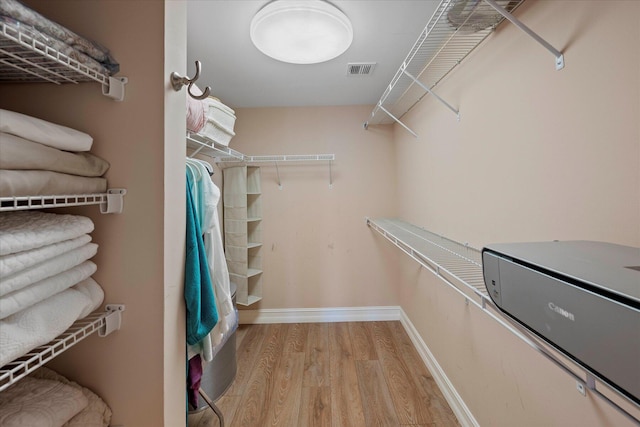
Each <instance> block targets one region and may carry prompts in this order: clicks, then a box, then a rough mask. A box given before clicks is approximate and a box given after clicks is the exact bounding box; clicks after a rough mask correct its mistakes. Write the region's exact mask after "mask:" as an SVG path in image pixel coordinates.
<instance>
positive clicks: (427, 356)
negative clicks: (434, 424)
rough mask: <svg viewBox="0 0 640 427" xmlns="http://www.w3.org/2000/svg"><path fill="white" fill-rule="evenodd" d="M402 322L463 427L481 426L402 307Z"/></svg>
mask: <svg viewBox="0 0 640 427" xmlns="http://www.w3.org/2000/svg"><path fill="white" fill-rule="evenodd" d="M400 323H402V326H404V329H405V331H406V332H407V335H409V338H411V342H413V345H414V347H415V348H416V350H418V354H420V357H421V358H422V361H423V362H424V364H425V365H427V368H428V369H429V372H431V375H432V376H433V379H434V380H435V381H436V384H438V387H440V391H442V394H443V395H444V398H445V399H446V400H447V403H449V406H450V407H451V410H452V411H453V413H454V414H455V415H456V417H457V418H458V421H459V422H460V425H462V426H463V427H480V424H478V422H477V421H476V419H475V418H474V416H473V414H472V413H471V411H470V410H469V408H468V407H467V405H466V404H465V403H464V401H463V400H462V397H460V395H459V394H458V392H457V391H456V389H455V388H454V387H453V384H451V381H449V378H448V377H447V375H446V373H445V372H444V370H443V369H442V367H441V366H440V364H439V363H438V361H437V360H436V358H435V357H434V356H433V353H431V350H429V347H427V344H426V343H425V342H424V340H423V339H422V337H421V336H420V334H419V333H418V330H417V329H416V328H415V327H414V326H413V323H411V320H409V318H408V317H407V315H406V313H405V312H404V310H402V309H400Z"/></svg>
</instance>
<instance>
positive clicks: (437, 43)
mask: <svg viewBox="0 0 640 427" xmlns="http://www.w3.org/2000/svg"><path fill="white" fill-rule="evenodd" d="M523 1H524V0H515V1H513V0H442V1H441V2H440V4H439V5H438V7H437V9H436V11H435V13H434V14H433V16H432V17H431V19H430V20H429V22H428V23H427V25H426V26H425V28H424V29H423V30H422V33H420V36H419V37H418V39H417V40H416V42H415V43H414V45H413V47H412V48H411V50H410V51H409V53H408V54H407V57H406V58H405V60H404V61H403V62H402V64H401V65H400V67H399V69H398V71H397V72H396V74H395V75H394V76H393V78H392V79H391V82H390V83H389V85H388V86H387V87H386V89H385V90H384V92H383V93H382V96H381V97H380V99H379V101H378V102H377V104H376V106H375V107H374V108H373V111H372V112H371V115H370V117H369V119H368V120H367V121H366V122H365V123H364V128H365V129H367V128H368V127H369V125H377V124H390V123H393V122H394V121H395V122H397V123H398V124H400V125H401V126H402V127H404V128H405V129H406V130H407V131H408V132H409V133H411V134H412V135H413V136H416V137H417V134H416V133H415V132H414V131H413V130H411V129H410V128H409V127H408V126H407V125H406V124H404V123H403V122H402V121H401V120H400V119H401V118H402V116H404V114H406V113H407V112H408V111H409V110H411V109H412V108H413V106H414V105H416V103H418V102H419V101H420V100H421V99H422V98H423V97H424V96H426V95H427V94H431V95H433V96H434V97H435V98H436V99H437V100H438V101H439V102H441V103H442V104H443V105H444V106H445V107H446V108H448V109H449V110H451V112H453V113H454V114H455V115H456V116H457V119H458V120H460V111H459V110H458V109H457V108H456V107H455V106H453V105H451V104H450V103H449V102H447V101H446V100H444V99H443V98H441V97H440V96H438V94H437V93H436V92H435V90H434V89H435V87H436V86H437V84H438V83H439V82H440V81H441V80H442V79H443V78H444V77H445V76H446V75H447V74H449V73H450V72H451V71H452V70H453V69H454V68H455V67H456V66H457V65H459V64H460V63H461V62H462V61H463V60H464V59H465V58H466V57H467V55H469V53H471V51H473V50H474V49H475V48H476V47H477V46H478V45H479V44H480V43H482V41H483V40H484V39H485V38H487V36H489V34H491V33H492V32H493V30H494V29H495V28H496V27H497V26H498V25H499V24H500V23H501V22H502V21H503V20H504V19H507V20H509V21H510V22H512V23H513V24H514V25H516V26H517V27H518V28H519V29H521V30H522V31H524V32H525V33H526V34H527V35H529V36H530V37H531V38H533V39H534V40H535V41H536V42H538V43H539V44H541V45H542V46H543V47H544V48H545V49H547V50H548V51H550V52H551V53H552V54H553V55H554V57H555V58H556V59H555V64H556V69H558V70H559V69H562V68H563V67H564V57H563V55H562V53H561V52H559V51H558V50H557V49H555V48H554V47H553V46H551V45H550V44H549V43H547V42H546V41H545V40H543V39H542V38H541V37H540V36H538V35H537V34H536V33H534V32H533V31H532V30H531V29H529V28H528V27H526V26H525V25H524V24H523V23H522V22H520V21H519V20H518V19H516V18H515V17H514V16H513V15H512V14H511V12H512V11H513V10H515V9H516V8H517V7H518V6H519V5H520V4H522V2H523Z"/></svg>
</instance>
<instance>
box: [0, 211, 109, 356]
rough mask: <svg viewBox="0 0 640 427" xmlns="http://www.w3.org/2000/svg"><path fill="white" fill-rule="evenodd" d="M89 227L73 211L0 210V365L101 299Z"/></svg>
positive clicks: (42, 341) (45, 339) (52, 334)
mask: <svg viewBox="0 0 640 427" xmlns="http://www.w3.org/2000/svg"><path fill="white" fill-rule="evenodd" d="M93 228H94V224H93V222H92V221H91V219H89V218H87V217H84V216H79V215H67V214H54V213H45V212H40V211H18V212H0V367H1V366H4V365H6V364H8V363H10V362H11V361H13V360H15V359H17V358H19V357H20V356H23V355H24V354H26V353H28V352H29V351H31V350H32V349H34V348H36V347H38V346H40V345H42V344H46V343H47V342H49V341H51V340H52V339H54V338H55V337H56V336H58V335H60V334H61V333H62V332H64V331H65V330H66V329H68V328H69V326H71V325H72V324H73V322H75V321H76V320H78V319H81V318H83V317H85V316H87V315H89V314H90V313H91V312H92V311H94V310H96V309H97V308H98V307H99V306H100V305H101V304H102V301H103V299H104V292H103V290H102V288H101V287H100V285H99V284H98V283H96V282H95V280H93V279H92V278H91V275H93V274H94V273H95V271H96V265H95V264H94V263H93V262H92V261H89V259H90V258H92V257H93V256H94V255H95V254H96V252H97V250H98V245H97V244H95V243H92V242H91V236H90V235H89V233H90V232H92V231H93Z"/></svg>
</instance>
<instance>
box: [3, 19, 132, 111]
mask: <svg viewBox="0 0 640 427" xmlns="http://www.w3.org/2000/svg"><path fill="white" fill-rule="evenodd" d="M0 68H1V71H0V82H23V83H28V82H49V83H55V84H61V83H80V82H91V81H95V82H98V83H100V84H101V85H102V93H103V95H105V96H107V97H109V98H113V99H115V100H116V101H122V100H123V99H124V85H125V84H126V83H127V81H128V79H127V78H126V77H111V76H107V75H104V74H102V73H99V72H97V71H95V70H93V69H91V68H89V67H87V66H86V65H84V64H81V63H80V62H78V61H76V60H75V59H73V58H70V57H69V56H67V55H65V54H64V53H62V52H59V51H58V50H56V49H54V48H52V47H51V46H47V45H46V44H44V43H42V42H41V41H39V40H36V39H34V38H33V37H31V36H30V35H29V34H27V33H25V32H22V31H20V29H19V28H18V27H15V26H13V25H11V24H9V23H6V22H0Z"/></svg>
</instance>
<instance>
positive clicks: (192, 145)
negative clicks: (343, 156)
mask: <svg viewBox="0 0 640 427" xmlns="http://www.w3.org/2000/svg"><path fill="white" fill-rule="evenodd" d="M187 148H189V149H190V150H192V151H191V152H190V154H189V157H194V156H196V155H197V154H202V155H204V156H208V157H211V158H214V159H215V160H216V162H219V163H245V164H258V163H273V164H274V165H275V167H276V173H277V176H278V187H279V188H280V189H282V183H281V181H280V170H279V169H278V163H289V162H291V163H293V162H328V164H329V188H333V175H332V166H331V165H332V162H333V161H334V160H335V159H336V156H335V154H282V155H262V156H247V155H245V154H242V153H240V152H238V151H236V150H233V149H231V148H229V147H227V146H226V145H223V144H219V143H218V142H216V141H214V140H212V139H209V138H207V137H204V136H202V135H199V134H196V133H187Z"/></svg>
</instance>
